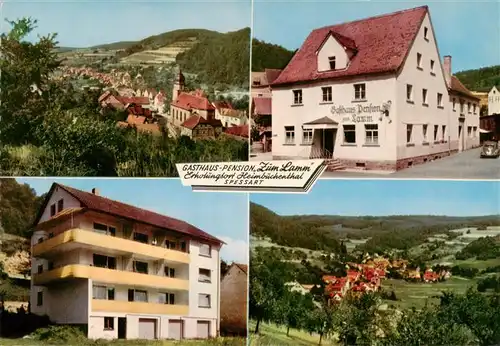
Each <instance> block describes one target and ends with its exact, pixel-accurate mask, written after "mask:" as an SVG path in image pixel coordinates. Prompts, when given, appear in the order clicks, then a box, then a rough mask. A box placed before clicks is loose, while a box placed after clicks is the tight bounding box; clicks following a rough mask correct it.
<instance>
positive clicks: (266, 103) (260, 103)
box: [253, 97, 272, 115]
mask: <svg viewBox="0 0 500 346" xmlns="http://www.w3.org/2000/svg"><path fill="white" fill-rule="evenodd" d="M253 104H254V111H253V113H254V114H256V115H270V114H272V98H270V97H254V98H253Z"/></svg>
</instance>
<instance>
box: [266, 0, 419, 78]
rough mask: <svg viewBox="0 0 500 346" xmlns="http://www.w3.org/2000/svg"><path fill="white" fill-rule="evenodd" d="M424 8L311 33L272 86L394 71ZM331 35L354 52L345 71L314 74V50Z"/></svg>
mask: <svg viewBox="0 0 500 346" xmlns="http://www.w3.org/2000/svg"><path fill="white" fill-rule="evenodd" d="M427 13H428V7H427V6H422V7H416V8H412V9H408V10H404V11H398V12H394V13H389V14H385V15H381V16H376V17H370V18H366V19H361V20H356V21H352V22H348V23H342V24H337V25H332V26H326V27H323V28H319V29H315V30H313V31H312V32H311V33H310V34H309V36H308V37H307V39H306V40H305V42H304V43H303V44H302V46H301V47H300V49H299V50H298V51H297V53H296V54H295V55H294V56H293V58H292V59H291V60H290V62H289V64H288V65H287V66H286V67H285V69H284V70H283V71H282V72H281V74H280V75H279V77H278V78H277V79H276V80H275V81H274V83H273V85H279V84H291V83H298V82H307V81H313V80H320V79H333V78H340V77H348V76H357V75H367V74H379V73H389V72H396V71H398V70H399V69H400V68H401V67H402V65H403V63H404V61H405V59H406V56H407V55H408V52H409V50H410V47H411V46H412V44H413V41H414V39H415V37H416V35H417V33H418V31H419V28H420V26H421V23H422V20H423V19H424V17H425V15H426V14H427ZM330 35H332V36H333V37H334V38H335V39H336V40H337V41H338V42H339V43H340V44H342V45H344V47H346V48H347V49H351V50H353V51H354V53H355V54H354V56H353V57H352V58H351V60H350V63H349V65H348V66H347V68H345V69H342V70H335V71H325V72H318V61H317V55H316V53H317V51H318V49H319V48H320V47H321V46H322V45H323V43H324V42H325V40H326V39H327V38H328V37H330Z"/></svg>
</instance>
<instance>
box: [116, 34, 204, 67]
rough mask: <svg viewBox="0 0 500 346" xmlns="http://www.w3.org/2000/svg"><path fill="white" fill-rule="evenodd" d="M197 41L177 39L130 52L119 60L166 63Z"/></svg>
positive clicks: (125, 62) (130, 62)
mask: <svg viewBox="0 0 500 346" xmlns="http://www.w3.org/2000/svg"><path fill="white" fill-rule="evenodd" d="M196 43H197V41H196V39H195V38H191V39H188V40H186V41H179V42H175V43H173V44H170V45H167V46H164V47H160V48H158V49H151V50H145V51H142V52H138V53H134V54H131V55H129V56H127V57H125V58H123V59H121V60H120V62H121V63H122V64H168V63H175V59H176V57H177V55H178V54H180V53H182V52H185V51H186V50H189V49H191V48H192V47H193V45H195V44H196Z"/></svg>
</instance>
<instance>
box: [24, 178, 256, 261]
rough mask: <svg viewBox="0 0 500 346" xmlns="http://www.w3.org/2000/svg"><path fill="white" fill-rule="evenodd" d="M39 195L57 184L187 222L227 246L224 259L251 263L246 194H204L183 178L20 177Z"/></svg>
mask: <svg viewBox="0 0 500 346" xmlns="http://www.w3.org/2000/svg"><path fill="white" fill-rule="evenodd" d="M16 180H17V181H18V182H19V183H21V184H24V183H27V184H29V185H30V186H31V187H32V188H33V189H35V191H36V193H37V195H41V194H43V193H45V192H48V191H49V189H50V186H51V185H52V183H53V182H58V183H60V184H63V185H67V186H71V187H73V188H76V189H80V190H84V191H88V192H90V191H91V190H92V188H94V187H95V188H97V189H99V191H100V194H101V196H103V197H107V198H110V199H114V200H117V201H120V202H123V203H127V204H131V205H134V206H137V207H140V208H143V209H148V210H151V211H154V212H157V213H160V214H163V215H167V216H171V217H174V218H177V219H181V220H183V221H186V222H188V223H190V224H192V225H194V226H196V227H198V228H200V229H201V230H203V231H205V232H207V233H209V234H211V235H213V236H215V237H217V238H219V239H221V240H222V241H224V242H225V243H226V245H224V246H223V247H222V250H221V258H222V259H223V260H225V261H227V262H232V261H235V262H239V263H248V196H247V195H246V194H243V193H215V192H210V193H201V192H193V191H192V190H191V187H189V186H183V185H182V183H181V182H180V180H179V179H127V178H120V179H99V178H93V179H83V178H82V179H80V178H79V179H74V178H73V179H72V178H67V179H64V178H62V179H46V178H17V179H16Z"/></svg>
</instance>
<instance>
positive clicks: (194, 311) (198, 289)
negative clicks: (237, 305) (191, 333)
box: [189, 240, 220, 329]
mask: <svg viewBox="0 0 500 346" xmlns="http://www.w3.org/2000/svg"><path fill="white" fill-rule="evenodd" d="M199 244H200V243H199V242H198V241H194V240H193V241H191V242H190V259H191V261H190V264H189V317H191V318H198V319H218V318H219V309H220V304H219V289H220V257H219V249H218V248H216V247H215V246H212V256H211V257H205V256H201V255H200V248H199ZM200 268H202V269H209V270H210V271H211V283H204V282H199V281H198V275H199V269H200ZM200 293H205V294H210V300H211V307H210V308H200V307H198V294H200ZM212 329H216V328H212ZM217 329H218V328H217Z"/></svg>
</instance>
